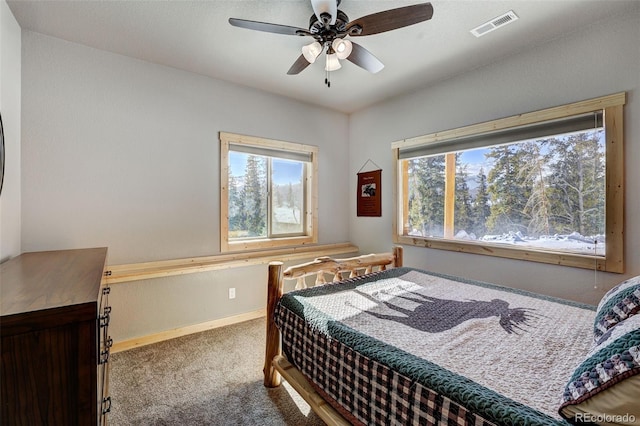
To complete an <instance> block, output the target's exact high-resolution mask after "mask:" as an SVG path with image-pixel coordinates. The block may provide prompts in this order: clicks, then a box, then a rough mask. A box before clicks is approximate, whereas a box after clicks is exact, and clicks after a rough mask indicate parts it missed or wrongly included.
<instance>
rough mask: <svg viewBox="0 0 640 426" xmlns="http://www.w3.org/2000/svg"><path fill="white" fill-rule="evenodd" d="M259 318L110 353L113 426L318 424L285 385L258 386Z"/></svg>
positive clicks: (261, 338)
mask: <svg viewBox="0 0 640 426" xmlns="http://www.w3.org/2000/svg"><path fill="white" fill-rule="evenodd" d="M264 342H265V320H264V319H257V320H251V321H247V322H244V323H240V324H235V325H231V326H227V327H222V328H218V329H215V330H210V331H206V332H202V333H197V334H193V335H190V336H185V337H180V338H177V339H172V340H169V341H165V342H161V343H156V344H153V345H148V346H143V347H141V348H137V349H131V350H128V351H124V352H119V353H115V354H113V355H112V356H111V358H110V360H109V364H110V368H111V370H110V395H111V399H112V408H111V413H109V417H108V422H109V424H110V425H111V426H124V425H323V424H324V423H323V422H322V421H321V420H320V418H319V417H318V416H316V415H315V414H314V413H313V412H312V411H311V410H310V408H309V406H308V405H307V404H306V403H305V402H304V401H303V400H302V399H301V398H300V397H299V396H298V395H297V394H296V393H295V391H294V390H293V389H291V387H290V386H289V385H288V384H287V383H286V382H284V383H283V385H281V386H280V387H279V388H275V389H267V388H265V387H264V386H263V385H262V380H263V377H262V367H263V365H264Z"/></svg>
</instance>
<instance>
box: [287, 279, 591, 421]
mask: <svg viewBox="0 0 640 426" xmlns="http://www.w3.org/2000/svg"><path fill="white" fill-rule="evenodd" d="M594 316H595V312H594V309H593V307H591V306H587V305H581V304H577V303H572V302H568V301H564V300H558V299H553V298H549V297H545V296H540V295H536V294H531V293H527V292H524V291H519V290H514V289H507V288H504V287H500V286H496V285H492V284H488V283H481V282H476V281H469V280H465V279H461V278H457V277H452V276H444V275H439V274H434V273H429V272H425V271H420V270H416V269H412V268H395V269H390V270H387V271H382V272H377V273H374V274H372V275H370V276H364V277H357V278H353V279H348V280H345V281H343V282H341V283H338V284H330V285H326V286H322V287H314V288H310V289H306V290H301V291H296V292H292V293H288V294H286V295H285V296H283V298H282V299H281V301H280V303H279V305H278V308H277V310H276V324H277V325H278V327H279V328H280V329H281V332H282V335H283V349H284V352H285V355H287V357H288V358H289V360H290V361H291V362H292V363H293V364H294V365H296V366H297V367H298V368H299V369H300V370H301V371H302V372H303V374H305V375H306V376H307V377H308V378H309V379H310V380H311V381H312V382H313V383H314V386H316V387H317V388H319V390H320V391H321V393H322V394H323V395H328V396H329V400H330V401H333V402H334V403H336V402H337V404H339V405H341V406H342V407H347V406H350V405H353V404H352V402H353V401H350V399H353V398H354V395H358V394H359V393H362V391H361V390H359V389H357V388H355V387H354V388H353V389H348V388H342V385H340V384H335V383H339V382H340V381H345V380H346V381H348V380H350V379H349V376H356V375H360V376H362V377H363V382H367V384H366V386H368V387H371V386H372V387H373V388H375V386H376V385H375V384H373V385H372V384H371V383H373V382H375V380H376V377H375V376H376V374H374V372H372V371H366V372H365V373H362V372H357V373H356V372H355V371H352V369H354V368H357V366H354V365H347V364H345V365H347V366H346V367H345V366H342V367H340V368H337V367H335V364H337V363H342V362H347V361H348V360H347V361H345V360H343V359H340V358H349V357H351V358H354V357H362V358H363V359H364V360H366V362H365V361H358V362H360V363H361V364H362V363H364V364H363V365H365V369H367V370H374V368H373V366H374V365H378V364H379V365H381V366H382V367H384V368H385V369H387V368H388V369H389V370H393V371H394V372H396V373H397V374H398V377H399V378H401V379H402V380H408V384H407V392H415V389H414V388H415V387H416V386H417V387H420V388H422V389H425V390H426V391H428V392H434V394H436V395H437V394H440V395H441V396H443V397H444V398H445V401H446V402H447V404H450V405H451V407H453V406H455V407H458V408H456V409H455V411H456V413H458V412H459V411H460V410H462V412H464V413H465V414H464V416H466V417H468V416H473V415H478V416H479V417H478V418H480V419H482V420H483V422H486V423H489V424H490V423H495V424H524V423H529V424H554V423H564V421H563V420H561V419H560V417H559V416H558V414H557V409H558V405H559V401H560V398H561V396H562V393H563V389H564V386H565V384H566V383H567V380H568V379H569V377H570V376H571V374H572V372H573V370H574V368H575V366H576V365H577V364H578V363H579V362H580V360H581V359H582V357H583V356H584V355H585V354H586V353H588V352H589V349H590V345H591V343H592V338H591V336H592V332H593V321H594ZM299 320H303V321H304V324H305V325H304V327H305V328H306V331H304V333H307V334H308V335H309V336H308V337H306V339H307V340H309V342H306V343H303V346H306V347H307V348H306V349H304V350H303V349H300V348H296V347H295V345H296V344H297V343H296V341H300V340H301V338H299V337H296V336H295V332H294V329H295V328H300V327H301V326H299V325H296V324H297V322H299ZM312 341H315V342H316V346H319V347H321V348H320V349H318V348H315V347H314V348H311V347H312V346H313V342H312ZM318 341H320V342H322V343H317V342H318ZM335 342H338V344H339V347H337V348H335V350H336V354H335V355H317V354H316V352H318V351H319V350H321V349H322V347H326V348H328V349H330V347H331V346H332V345H334V343H335ZM309 348H311V349H309ZM302 352H313V354H309V353H306V354H303V353H302ZM350 354H351V355H350ZM313 357H319V359H313ZM334 358H335V359H334ZM376 368H377V367H376ZM340 369H342V371H338V370H340ZM333 370H335V372H336V376H335V377H327V376H328V375H329V376H330V375H331V374H332V371H333ZM385 375H387V373H385ZM318 376H319V377H318ZM394 377H395V376H394ZM384 380H386V379H384ZM394 381H395V382H397V381H398V379H394ZM369 382H371V383H369ZM356 385H357V384H356ZM356 385H354V386H356ZM385 386H387V387H388V389H386V390H384V392H383V393H385V392H387V393H392V392H393V391H392V389H391V388H393V386H388V385H384V386H382V388H383V389H384V387H385ZM356 387H357V386H356ZM327 388H328V389H327ZM374 390H375V389H374ZM367 392H368V391H367ZM384 397H386V396H385V395H383V396H382V398H384ZM412 398H413V397H412ZM365 399H367V398H365ZM369 399H372V400H375V399H376V398H373V397H372V398H369ZM436 400H437V398H435V399H434V401H436ZM369 402H371V401H369ZM367 403H368V402H367V401H364V402H363V405H365V407H362V408H361V409H359V410H361V411H362V413H359V414H358V415H356V416H355V417H354V416H353V415H352V414H349V415H348V416H347V417H348V418H349V419H350V420H352V421H354V423H361V424H374V423H380V424H385V423H386V424H389V423H393V420H390V419H389V418H388V416H389V415H390V414H389V413H388V412H387V413H385V414H383V415H378V417H380V419H381V420H380V419H379V420H380V422H378V421H376V420H375V419H374V418H368V417H367V416H372V414H371V413H366V411H367V410H369V408H367V407H366V405H367ZM407 404H408V403H407ZM396 405H398V404H396ZM440 405H442V401H440ZM400 406H402V404H400ZM345 409H346V410H349V411H352V409H351V408H348V407H347V408H345ZM385 409H386V410H388V409H389V408H388V407H387V408H385ZM341 411H343V414H344V410H341ZM401 411H402V410H401ZM427 411H428V410H427ZM393 415H394V416H397V413H396V414H393ZM432 415H433V414H426V415H425V416H426V417H425V418H426V419H427V421H428V420H429V416H432ZM447 416H449V417H450V413H449V414H447ZM374 417H375V416H374ZM443 418H446V416H445V417H443ZM524 419H528V420H527V421H524ZM532 419H533V420H532ZM407 420H410V419H409V418H406V417H402V413H401V416H400V417H398V420H397V421H398V422H405V421H407ZM413 420H415V419H413ZM431 420H433V419H431ZM523 421H524V423H523ZM469 423H478V424H479V423H481V422H480V421H478V419H475V420H473V421H463V424H469ZM416 424H417V423H416Z"/></svg>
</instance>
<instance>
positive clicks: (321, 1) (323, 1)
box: [311, 0, 338, 25]
mask: <svg viewBox="0 0 640 426" xmlns="http://www.w3.org/2000/svg"><path fill="white" fill-rule="evenodd" d="M311 7H313V13H315V14H316V16H317V17H318V20H320V21H322V18H320V15H322V14H323V13H328V14H329V15H331V21H330V22H329V23H330V24H331V25H333V24H335V23H336V16H338V1H337V0H311Z"/></svg>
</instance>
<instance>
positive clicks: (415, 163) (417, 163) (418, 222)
mask: <svg viewBox="0 0 640 426" xmlns="http://www.w3.org/2000/svg"><path fill="white" fill-rule="evenodd" d="M444 158H445V157H444V155H438V156H432V157H423V158H416V159H412V160H409V229H410V232H411V231H413V230H416V231H418V232H419V233H420V235H421V236H442V235H443V233H444V167H445V161H444Z"/></svg>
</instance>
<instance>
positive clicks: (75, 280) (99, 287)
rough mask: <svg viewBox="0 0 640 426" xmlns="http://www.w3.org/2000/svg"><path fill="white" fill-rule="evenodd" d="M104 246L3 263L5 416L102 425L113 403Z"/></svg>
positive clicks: (2, 419)
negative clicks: (109, 394) (110, 394)
mask: <svg viewBox="0 0 640 426" xmlns="http://www.w3.org/2000/svg"><path fill="white" fill-rule="evenodd" d="M106 257H107V249H106V248H90V249H79V250H59V251H46V252H33V253H23V254H21V255H20V256H17V257H15V258H13V259H11V260H9V261H7V262H5V263H3V264H1V265H0V298H1V301H0V315H1V318H0V333H1V336H2V342H1V345H2V346H1V352H2V366H1V369H0V374H1V375H0V381H1V383H2V385H1V386H0V392H1V393H0V403H1V405H0V412H1V413H0V414H1V415H0V424H2V425H3V426H9V425H65V426H71V425H96V424H97V425H103V424H106V413H107V412H108V411H109V410H110V408H111V400H110V398H109V396H108V395H107V393H108V361H109V348H110V346H111V343H112V342H111V339H110V338H109V335H108V326H109V319H110V311H111V308H110V307H109V306H108V294H109V287H107V286H105V285H103V282H104V280H103V277H104V268H105V262H106Z"/></svg>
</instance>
